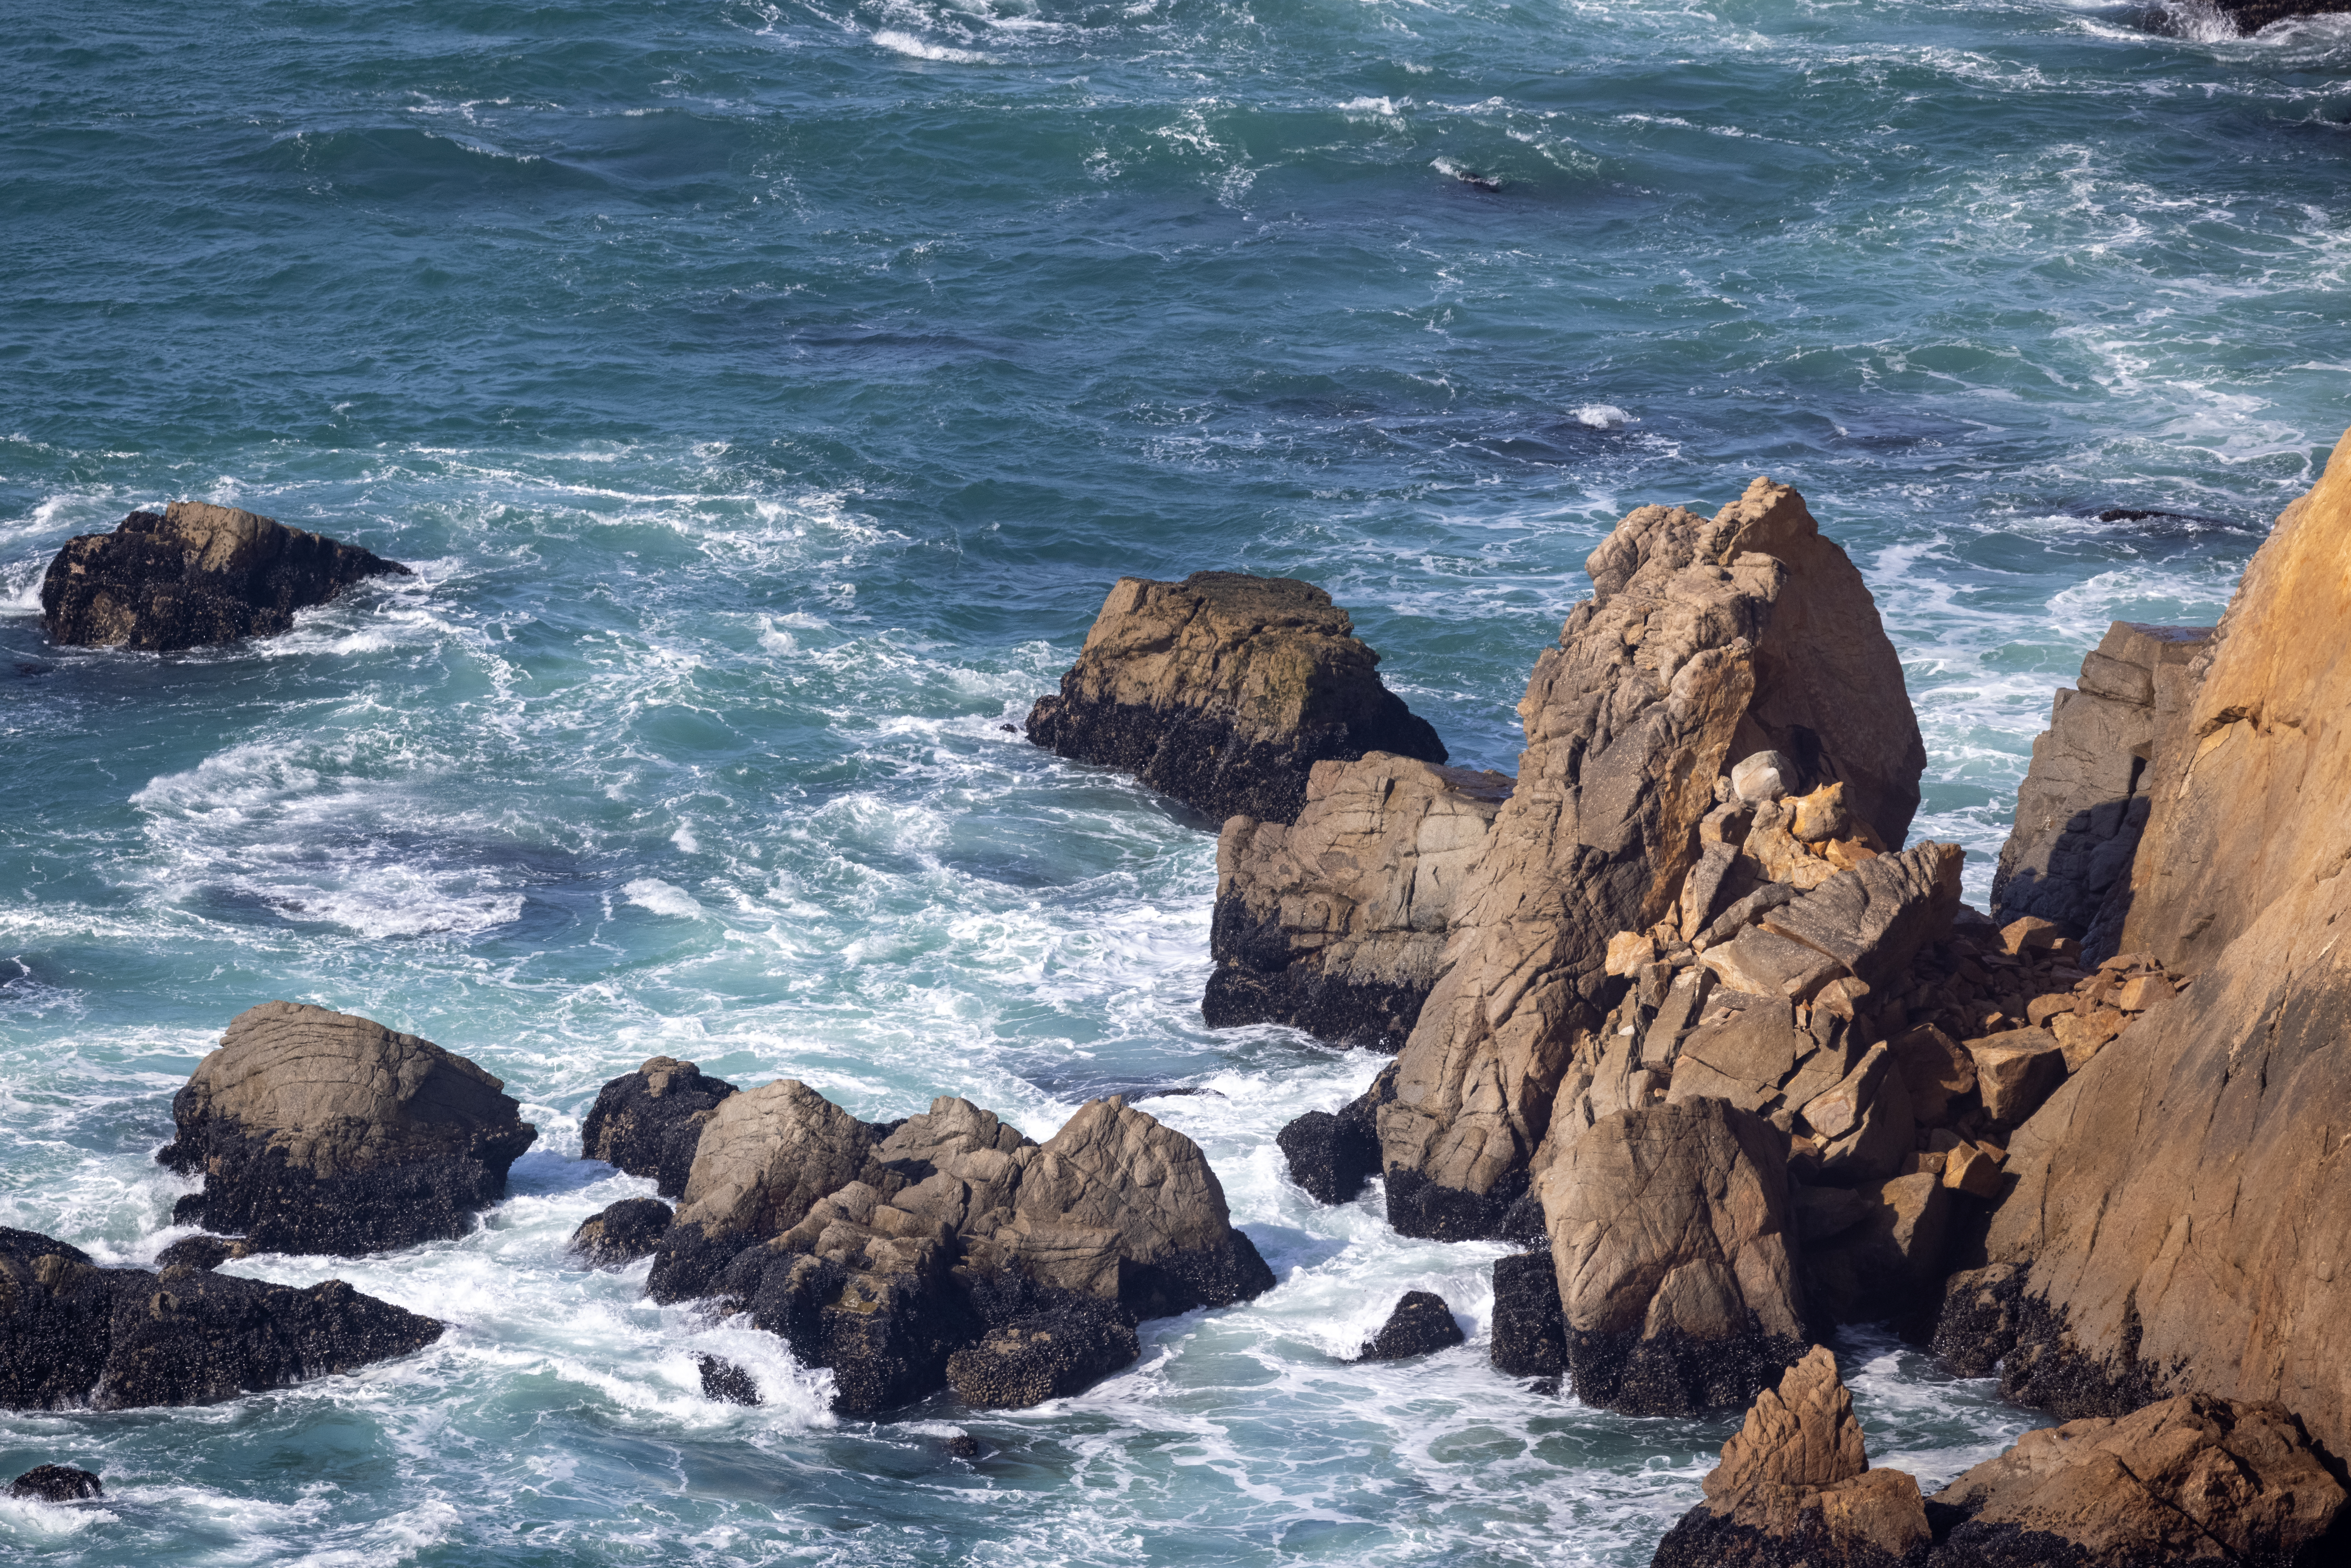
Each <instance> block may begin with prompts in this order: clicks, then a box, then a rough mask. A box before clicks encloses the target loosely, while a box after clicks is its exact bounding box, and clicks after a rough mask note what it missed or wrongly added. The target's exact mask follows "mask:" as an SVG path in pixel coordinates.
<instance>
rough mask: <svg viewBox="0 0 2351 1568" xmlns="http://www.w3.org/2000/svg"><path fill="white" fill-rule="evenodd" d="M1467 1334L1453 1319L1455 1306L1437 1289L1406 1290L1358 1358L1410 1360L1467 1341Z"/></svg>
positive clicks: (1366, 1343)
mask: <svg viewBox="0 0 2351 1568" xmlns="http://www.w3.org/2000/svg"><path fill="white" fill-rule="evenodd" d="M1467 1340H1468V1335H1466V1334H1464V1333H1462V1332H1461V1325H1460V1324H1459V1323H1458V1322H1454V1321H1453V1309H1452V1308H1451V1307H1448V1306H1447V1305H1446V1304H1445V1298H1444V1297H1443V1296H1440V1295H1438V1294H1437V1292H1436V1291H1405V1293H1404V1296H1403V1298H1402V1299H1401V1300H1399V1301H1397V1302H1396V1304H1395V1311H1394V1312H1390V1313H1389V1314H1388V1321H1387V1322H1384V1323H1382V1324H1381V1325H1380V1332H1379V1333H1375V1334H1374V1335H1373V1336H1372V1337H1371V1338H1369V1339H1367V1340H1365V1341H1364V1348H1363V1350H1362V1352H1361V1353H1360V1354H1357V1356H1356V1357H1355V1359H1356V1360H1357V1361H1410V1360H1411V1359H1412V1358H1413V1357H1415V1356H1416V1355H1431V1354H1435V1353H1437V1351H1440V1350H1450V1349H1452V1348H1453V1347H1454V1346H1455V1345H1457V1344H1461V1343H1466V1342H1467Z"/></svg>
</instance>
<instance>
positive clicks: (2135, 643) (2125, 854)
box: [1991, 621, 2212, 957]
mask: <svg viewBox="0 0 2351 1568" xmlns="http://www.w3.org/2000/svg"><path fill="white" fill-rule="evenodd" d="M2211 638H2212V628H2211V627H2210V626H2143V625H2138V624H2136V623H2134V622H2126V621H2117V622H2115V623H2114V624H2113V625H2112V626H2111V627H2109V628H2108V629H2107V632H2106V635H2105V639H2104V640H2103V641H2102V642H2100V643H2099V644H2098V645H2097V647H2096V648H2095V649H2094V650H2093V651H2091V652H2090V653H2088V654H2086V655H2085V656H2084V658H2083V660H2082V676H2081V680H2080V682H2079V683H2078V689H2075V690H2068V689H2066V688H2065V687H2063V686H2061V687H2059V688H2058V690H2057V695H2056V697H2055V699H2054V701H2053V702H2052V704H2051V705H2050V710H2049V727H2048V728H2047V729H2045V730H2043V731H2042V732H2041V734H2040V735H2039V736H2038V737H2036V738H2035V739H2034V740H2033V742H2032V767H2031V768H2029V769H2028V770H2027V771H2026V773H2025V776H2024V782H2023V783H2022V784H2021V785H2019V786H2018V787H2017V790H2016V817H2015V825H2014V826H2013V827H2012V828H2011V829H2010V831H2009V835H2008V842H2007V843H2005V844H2003V845H2002V846H2001V852H2000V865H1999V869H1998V871H1997V872H1996V873H1994V875H1993V877H1992V884H1991V907H1992V917H1993V919H1994V920H1996V921H1997V922H1999V924H2001V925H2008V924H2009V923H2010V922H2011V921H2014V920H2017V919H2020V918H2022V917H2023V916H2026V915H2037V916H2040V917H2041V918H2043V919H2045V920H2049V921H2052V922H2054V923H2055V924H2057V925H2060V926H2063V927H2065V928H2067V929H2069V930H2072V931H2074V932H2075V933H2077V934H2078V933H2085V932H2088V931H2090V930H2091V929H2092V928H2093V927H2094V926H2095V927H2099V928H2100V929H2102V930H2105V931H2107V932H2108V936H2107V937H2106V939H2105V942H2103V943H2101V942H2098V941H2096V940H2093V941H2092V942H2091V943H2090V944H2089V946H2090V948H2091V950H2092V951H2093V953H2094V954H2095V956H2099V957H2104V956H2107V955H2108V954H2110V953H2112V952H2113V951H2114V947H2113V940H2114V938H2115V937H2116V936H2119V935H2120V931H2121V924H2122V920H2123V917H2124V916H2125V915H2127V914H2128V912H2129V906H2130V884H2131V874H2130V873H2131V864H2132V862H2133V861H2134V860H2135V859H2136V857H2137V852H2138V843H2139V835H2140V833H2141V832H2142V831H2143V830H2144V829H2145V828H2146V826H2147V813H2148V812H2149V811H2151V810H2153V809H2154V806H2155V786H2156V782H2157V780H2158V778H2159V777H2162V776H2163V775H2165V774H2166V773H2167V772H2176V771H2177V768H2178V766H2179V764H2181V763H2183V762H2184V761H2185V760H2186V759H2185V758H2184V757H2182V756H2180V755H2179V752H2180V748H2181V747H2182V744H2183V742H2185V743H2186V744H2188V745H2189V746H2192V745H2193V742H2192V740H2190V739H2189V737H2187V736H2186V734H2185V730H2184V726H2185V722H2186V719H2187V716H2188V710H2189V707H2190V706H2192V705H2193V704H2194V702H2195V697H2196V683H2197V671H2196V666H2195V664H2194V660H2195V659H2196V656H2197V655H2198V654H2199V653H2203V652H2204V651H2205V649H2206V648H2208V647H2209V646H2210V643H2211ZM2158 758H2161V759H2162V760H2163V761H2164V762H2166V763H2168V764H2169V765H2170V767H2169V768H2166V767H2162V766H2158Z"/></svg>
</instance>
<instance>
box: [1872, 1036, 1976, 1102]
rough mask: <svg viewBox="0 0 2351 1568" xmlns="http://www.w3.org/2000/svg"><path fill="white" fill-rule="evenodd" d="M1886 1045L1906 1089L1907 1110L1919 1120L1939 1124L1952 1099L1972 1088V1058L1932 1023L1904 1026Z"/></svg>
mask: <svg viewBox="0 0 2351 1568" xmlns="http://www.w3.org/2000/svg"><path fill="white" fill-rule="evenodd" d="M1886 1049H1887V1050H1888V1051H1892V1052H1893V1054H1894V1066H1895V1070H1896V1071H1898V1072H1900V1073H1901V1074H1902V1086H1903V1088H1904V1089H1906V1090H1907V1091H1908V1092H1909V1095H1910V1113H1911V1115H1912V1116H1913V1117H1914V1118H1915V1119H1916V1120H1917V1122H1919V1123H1920V1124H1923V1125H1926V1126H1936V1125H1938V1124H1941V1123H1942V1122H1943V1121H1945V1120H1946V1119H1947V1118H1948V1116H1949V1112H1950V1107H1951V1104H1952V1103H1953V1102H1954V1101H1958V1100H1961V1099H1964V1098H1966V1097H1967V1096H1968V1095H1970V1094H1973V1093H1974V1092H1976V1061H1975V1058H1974V1057H1973V1056H1971V1055H1970V1054H1969V1052H1968V1051H1967V1050H1966V1048H1965V1047H1963V1046H1961V1045H1960V1044H1959V1041H1957V1040H1953V1039H1952V1038H1951V1037H1950V1036H1949V1035H1947V1034H1945V1033H1944V1032H1943V1031H1942V1030H1939V1029H1937V1028H1936V1027H1935V1026H1934V1025H1933V1024H1931V1023H1924V1024H1920V1025H1918V1026H1917V1028H1916V1029H1910V1030H1904V1031H1903V1032H1902V1033H1901V1034H1899V1035H1897V1036H1896V1037H1895V1038H1894V1039H1892V1040H1887V1041H1886Z"/></svg>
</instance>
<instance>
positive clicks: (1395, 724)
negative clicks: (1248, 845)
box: [1028, 571, 1445, 823]
mask: <svg viewBox="0 0 2351 1568" xmlns="http://www.w3.org/2000/svg"><path fill="white" fill-rule="evenodd" d="M1378 665H1379V655H1378V654H1377V653H1373V652H1372V650H1371V649H1370V648H1368V647H1366V646H1365V645H1364V643H1363V642H1362V641H1361V640H1359V639H1358V638H1357V637H1356V636H1355V634H1354V626H1353V623H1352V622H1349V620H1348V619H1347V612H1345V611H1343V610H1342V609H1340V608H1339V607H1338V606H1337V605H1335V604H1332V602H1331V596H1330V595H1329V594H1327V593H1325V592H1323V591H1322V590H1321V589H1319V588H1316V587H1314V586H1313V585H1312V584H1311V583H1305V582H1299V581H1297V580H1293V579H1290V578H1286V577H1270V578H1269V577H1249V576H1245V575H1243V574H1242V573H1239V572H1233V571H1197V572H1194V573H1193V574H1192V575H1191V576H1190V577H1187V578H1186V579H1185V580H1183V581H1181V582H1154V581H1151V580H1148V579H1144V578H1139V577H1122V578H1120V579H1119V580H1118V582H1117V584H1116V586H1114V587H1113V588H1112V590H1111V591H1110V597H1109V598H1108V599H1106V600H1105V601H1103V602H1102V613H1101V614H1099V615H1097V616H1096V617H1095V618H1094V623H1093V628H1092V630H1091V631H1089V632H1087V633H1086V642H1085V647H1084V648H1083V649H1082V650H1081V652H1080V653H1079V654H1078V662H1077V663H1076V664H1073V665H1071V668H1070V670H1069V673H1068V674H1064V675H1063V676H1062V677H1061V692H1060V693H1059V694H1058V695H1052V696H1045V697H1040V698H1038V699H1037V705H1036V706H1035V707H1034V708H1032V709H1031V710H1030V711H1029V724H1028V730H1029V740H1031V741H1032V742H1034V743H1035V744H1036V745H1039V746H1041V747H1047V748H1048V749H1050V750H1051V751H1054V752H1056V753H1058V754H1059V755H1061V756H1062V757H1067V758H1071V759H1073V760H1075V761H1079V762H1095V763H1102V764H1104V765H1106V766H1109V767H1112V768H1121V769H1123V770H1124V771H1126V772H1129V773H1132V774H1134V776H1135V777H1136V778H1137V779H1141V780H1142V781H1143V782H1144V783H1145V784H1147V785H1149V786H1151V788H1153V789H1157V790H1159V791H1161V792H1162V793H1164V794H1167V795H1172V796H1174V797H1175V799H1176V800H1180V801H1182V802H1183V803H1184V804H1185V805H1186V806H1189V807H1191V808H1192V809H1193V810H1196V811H1198V812H1200V813H1201V814H1202V815H1204V816H1207V817H1209V818H1211V819H1213V820H1215V821H1219V822H1221V821H1224V820H1225V819H1226V818H1228V817H1231V816H1235V815H1239V816H1247V817H1255V818H1257V819H1259V821H1269V822H1285V823H1286V822H1291V821H1296V820H1297V818H1298V814H1299V812H1300V811H1301V810H1302V809H1303V808H1304V806H1305V804H1306V790H1307V777H1308V774H1309V772H1310V771H1311V769H1312V768H1313V766H1314V764H1316V763H1317V762H1323V761H1341V762H1352V761H1353V760H1355V759H1356V758H1360V757H1362V756H1364V754H1365V753H1366V752H1372V751H1386V752H1393V753H1395V755H1396V756H1398V757H1405V758H1419V759H1421V760H1423V761H1426V762H1442V761H1444V760H1445V747H1444V744H1443V743H1442V742H1441V741H1439V740H1438V739H1437V732H1436V731H1435V730H1434V729H1431V728H1430V727H1428V722H1427V721H1426V719H1422V718H1417V717H1415V716H1414V715H1413V713H1412V710H1411V709H1409V708H1407V707H1406V706H1405V705H1404V700H1403V699H1402V698H1401V697H1398V696H1396V695H1395V694H1393V693H1392V692H1390V691H1389V690H1388V689H1387V688H1386V687H1385V686H1384V685H1381V684H1380V677H1379V674H1378Z"/></svg>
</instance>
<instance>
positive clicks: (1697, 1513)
mask: <svg viewBox="0 0 2351 1568" xmlns="http://www.w3.org/2000/svg"><path fill="white" fill-rule="evenodd" d="M1705 1491H1706V1500H1705V1501H1703V1502H1701V1503H1699V1504H1698V1506H1697V1507H1696V1508H1693V1509H1691V1510H1690V1511H1689V1512H1688V1513H1687V1514H1685V1515H1683V1516H1682V1519H1681V1521H1680V1522H1679V1523H1677V1524H1676V1525H1675V1526H1674V1528H1673V1530H1672V1531H1670V1532H1668V1533H1667V1536H1666V1538H1665V1540H1664V1541H1662V1542H1659V1543H1658V1546H1657V1553H1656V1558H1655V1559H1654V1560H1653V1568H1797V1565H1798V1564H1803V1565H1804V1568H1829V1565H1831V1564H1834V1565H1835V1568H1896V1565H1897V1564H1903V1563H1916V1562H1917V1561H1918V1559H1919V1556H1920V1555H1921V1554H1923V1553H1924V1552H1925V1551H1926V1549H1927V1548H1928V1545H1929V1544H1930V1542H1931V1541H1932V1539H1933V1537H1932V1532H1931V1531H1929V1529H1928V1521H1927V1509H1926V1504H1925V1502H1924V1500H1922V1499H1921V1498H1920V1497H1919V1495H1918V1483H1917V1480H1915V1479H1912V1478H1911V1477H1910V1476H1908V1475H1906V1474H1904V1473H1903V1472H1902V1471H1900V1470H1884V1469H1870V1468H1869V1460H1868V1458H1867V1457H1866V1456H1865V1453H1864V1452H1863V1445H1862V1433H1861V1424H1860V1423H1859V1422H1858V1421H1856V1420H1855V1419H1854V1415H1853V1398H1852V1396H1851V1395H1849V1394H1847V1393H1846V1392H1845V1387H1844V1382H1843V1380H1842V1379H1840V1378H1839V1377H1838V1376H1837V1370H1836V1358H1835V1357H1834V1355H1831V1354H1829V1352H1828V1351H1827V1350H1826V1349H1825V1348H1824V1347H1822V1346H1817V1345H1816V1346H1814V1347H1813V1349H1812V1350H1811V1351H1810V1352H1808V1353H1807V1354H1805V1355H1804V1357H1803V1359H1802V1360H1801V1361H1799V1362H1797V1363H1796V1364H1795V1365H1793V1366H1792V1367H1790V1368H1789V1369H1788V1371H1787V1374H1786V1375H1784V1376H1783V1377H1782V1378H1781V1379H1780V1380H1779V1386H1778V1387H1777V1388H1776V1389H1771V1388H1767V1389H1765V1390H1764V1391H1763V1392H1762V1393H1761V1394H1760V1395H1758V1396H1756V1399H1755V1403H1754V1406H1752V1407H1751V1408H1750V1410H1749V1411H1748V1412H1747V1419H1746V1421H1745V1423H1744V1424H1742V1425H1741V1426H1740V1429H1739V1431H1738V1432H1737V1434H1736V1435H1734V1436H1733V1437H1731V1439H1730V1441H1729V1442H1728V1443H1725V1444H1724V1445H1723V1446H1722V1463H1721V1464H1719V1466H1717V1467H1716V1468H1715V1469H1714V1470H1713V1472H1712V1473H1711V1474H1709V1475H1708V1477H1707V1478H1706V1481H1705Z"/></svg>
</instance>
